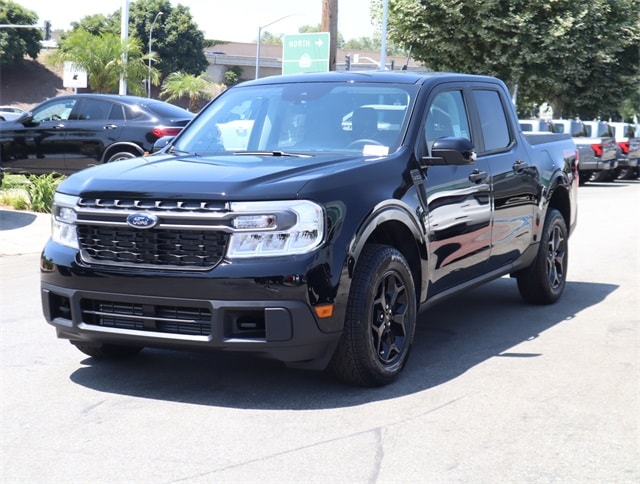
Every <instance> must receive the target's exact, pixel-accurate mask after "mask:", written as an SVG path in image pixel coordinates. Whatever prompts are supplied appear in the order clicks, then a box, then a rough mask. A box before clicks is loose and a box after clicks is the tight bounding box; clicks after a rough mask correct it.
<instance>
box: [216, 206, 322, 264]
mask: <svg viewBox="0 0 640 484" xmlns="http://www.w3.org/2000/svg"><path fill="white" fill-rule="evenodd" d="M231 210H232V211H233V212H236V213H237V216H236V217H235V218H234V219H233V221H232V225H233V227H234V229H235V232H234V233H233V234H232V235H231V239H230V241H229V249H228V251H227V256H228V257H229V258H231V259H233V258H247V257H269V256H271V257H272V256H281V255H292V254H304V253H307V252H310V251H312V250H313V249H315V248H316V247H318V246H319V245H320V244H321V243H322V240H323V237H324V219H325V217H324V210H323V209H322V207H321V206H320V205H317V204H315V203H313V202H310V201H307V200H293V201H282V202H234V203H231Z"/></svg>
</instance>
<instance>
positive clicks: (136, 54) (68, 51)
mask: <svg viewBox="0 0 640 484" xmlns="http://www.w3.org/2000/svg"><path fill="white" fill-rule="evenodd" d="M125 54H126V58H127V60H126V62H125V61H124V59H123V55H125ZM147 59H148V57H147V56H146V55H144V54H143V53H142V46H141V44H140V41H139V40H138V39H137V38H135V37H129V38H128V39H126V40H121V39H120V37H119V36H116V35H114V34H100V35H92V34H90V33H89V32H87V31H86V30H74V31H73V32H72V33H70V34H69V35H68V36H67V37H66V39H65V42H64V45H63V46H61V48H60V49H59V50H58V51H56V52H54V53H53V54H52V56H51V60H52V61H53V62H55V63H57V64H62V63H63V62H65V61H71V62H73V63H74V64H75V65H77V66H78V67H80V68H82V69H84V70H85V71H86V72H87V77H88V81H89V86H90V88H91V90H92V91H94V92H98V93H116V92H118V90H119V84H120V77H121V76H124V78H125V79H126V81H127V89H128V90H129V91H130V93H131V94H138V95H142V94H144V86H143V83H142V81H143V80H144V79H146V78H147V75H148V72H149V71H148V67H147V62H146V61H147ZM159 79H160V77H159V73H158V71H157V69H155V68H152V69H151V80H152V83H155V84H157V83H158V82H159Z"/></svg>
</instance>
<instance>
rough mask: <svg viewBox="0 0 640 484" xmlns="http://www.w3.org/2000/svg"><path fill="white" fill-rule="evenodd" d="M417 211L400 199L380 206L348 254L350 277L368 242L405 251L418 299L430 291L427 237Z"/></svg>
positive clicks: (358, 232) (361, 227) (360, 228)
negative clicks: (428, 287) (428, 286)
mask: <svg viewBox="0 0 640 484" xmlns="http://www.w3.org/2000/svg"><path fill="white" fill-rule="evenodd" d="M422 227H423V224H421V222H420V220H419V218H418V216H417V215H416V211H415V210H413V209H412V208H411V207H410V206H408V205H407V204H405V203H403V202H401V201H399V200H389V201H385V202H382V203H380V204H378V205H377V206H376V207H374V209H373V210H372V211H371V212H370V213H369V214H368V215H367V216H366V217H365V219H364V220H363V221H362V222H361V223H360V225H359V226H358V228H357V230H356V231H355V233H354V235H353V238H352V239H351V241H350V243H349V248H348V251H347V259H348V261H347V264H348V273H349V277H353V270H354V269H355V266H356V264H357V261H358V259H359V257H360V253H361V252H362V250H363V249H364V246H365V245H367V244H368V243H381V244H385V245H390V246H393V247H395V248H397V249H398V250H400V252H402V254H403V255H404V257H405V258H406V259H407V262H408V263H409V267H411V270H412V272H413V275H414V280H415V283H416V284H415V286H416V290H417V291H418V294H419V300H420V301H423V300H424V299H425V297H426V291H427V280H428V277H427V253H426V234H425V232H424V230H423V228H422Z"/></svg>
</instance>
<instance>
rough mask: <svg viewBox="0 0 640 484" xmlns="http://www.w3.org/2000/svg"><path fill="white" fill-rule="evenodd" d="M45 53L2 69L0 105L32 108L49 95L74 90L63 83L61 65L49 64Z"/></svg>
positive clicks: (0, 74)
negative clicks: (65, 86) (46, 61)
mask: <svg viewBox="0 0 640 484" xmlns="http://www.w3.org/2000/svg"><path fill="white" fill-rule="evenodd" d="M45 56H46V53H44V55H42V54H41V56H40V57H41V58H39V59H38V60H35V61H34V60H31V59H25V60H24V62H23V63H21V64H18V65H11V66H2V68H0V104H2V105H7V104H10V105H15V106H18V107H21V108H22V109H30V108H31V107H33V106H34V105H36V104H38V103H40V102H42V101H44V100H45V99H48V98H50V97H53V96H58V95H60V94H67V93H68V94H71V93H73V89H72V88H64V87H63V86H62V67H60V68H59V69H58V68H54V69H52V68H50V67H48V66H47V65H46V63H45V61H44V59H45V58H46V57H45Z"/></svg>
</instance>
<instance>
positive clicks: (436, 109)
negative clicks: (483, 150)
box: [424, 91, 471, 153]
mask: <svg viewBox="0 0 640 484" xmlns="http://www.w3.org/2000/svg"><path fill="white" fill-rule="evenodd" d="M448 136H456V137H461V138H466V139H468V140H469V141H471V131H470V130H469V118H468V116H467V110H466V107H465V104H464V98H463V96H462V91H445V92H441V93H439V94H437V95H436V97H435V98H434V99H433V102H432V103H431V106H430V107H429V110H428V114H427V119H426V122H425V127H424V137H425V141H426V144H427V148H428V149H429V153H431V146H432V145H433V142H434V141H436V140H437V139H439V138H445V137H448Z"/></svg>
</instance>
